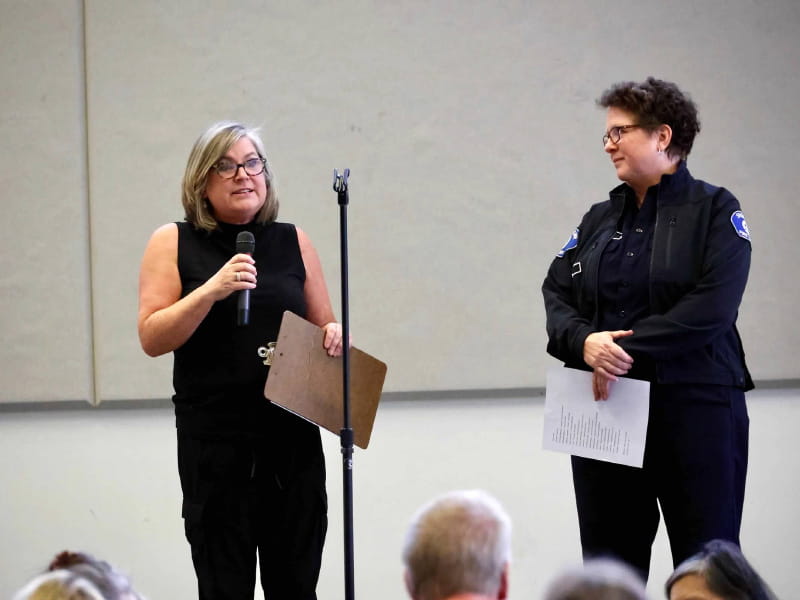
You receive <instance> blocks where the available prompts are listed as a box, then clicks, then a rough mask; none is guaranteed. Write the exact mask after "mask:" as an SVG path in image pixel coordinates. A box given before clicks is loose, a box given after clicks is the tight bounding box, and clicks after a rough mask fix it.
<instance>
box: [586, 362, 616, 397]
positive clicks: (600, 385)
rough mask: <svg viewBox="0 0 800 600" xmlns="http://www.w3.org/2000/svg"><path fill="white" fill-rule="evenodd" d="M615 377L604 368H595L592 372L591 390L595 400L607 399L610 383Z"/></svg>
mask: <svg viewBox="0 0 800 600" xmlns="http://www.w3.org/2000/svg"><path fill="white" fill-rule="evenodd" d="M616 380H617V378H616V377H614V376H613V375H610V374H609V373H608V372H606V371H605V370H604V369H595V370H594V372H593V373H592V392H593V393H594V399H595V400H608V395H609V392H610V390H611V383H612V382H613V381H616Z"/></svg>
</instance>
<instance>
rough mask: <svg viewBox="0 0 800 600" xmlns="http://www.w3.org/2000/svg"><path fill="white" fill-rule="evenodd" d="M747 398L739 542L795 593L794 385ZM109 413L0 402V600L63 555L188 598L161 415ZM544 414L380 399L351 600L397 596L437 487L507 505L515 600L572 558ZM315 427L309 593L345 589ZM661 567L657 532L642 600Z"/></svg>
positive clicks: (368, 454)
mask: <svg viewBox="0 0 800 600" xmlns="http://www.w3.org/2000/svg"><path fill="white" fill-rule="evenodd" d="M748 403H749V412H750V419H751V433H750V437H751V439H750V442H751V443H750V447H751V451H750V472H749V478H748V485H747V493H746V498H745V508H744V521H743V525H742V544H743V547H744V549H745V552H746V553H747V554H748V556H749V557H750V559H751V560H752V561H753V563H754V564H755V565H756V566H757V567H758V568H759V570H760V571H761V572H762V574H763V575H764V576H765V577H766V579H767V580H768V581H769V582H770V584H772V585H774V587H775V591H776V592H777V593H778V597H780V598H786V599H791V598H794V597H796V590H797V589H800V573H798V570H797V568H796V565H797V564H798V562H800V546H798V544H797V540H798V539H800V521H798V519H797V514H796V513H797V509H796V506H797V498H798V495H799V494H800V454H798V453H797V452H795V451H793V448H794V445H795V439H796V431H795V430H796V425H795V424H796V423H797V422H798V421H800V390H798V389H784V390H756V391H755V392H751V393H750V394H748ZM118 406H119V404H114V405H111V404H108V405H104V406H102V407H100V408H94V409H93V408H89V407H87V408H85V409H83V410H69V409H67V410H41V411H30V410H24V411H18V412H12V411H8V410H4V411H0V482H2V486H3V492H2V493H1V494H0V515H2V518H1V519H0V598H9V597H10V595H11V593H12V591H13V590H14V589H15V588H17V587H19V586H20V585H21V584H22V582H23V581H24V580H25V579H27V578H28V577H29V576H31V575H32V574H34V573H35V572H36V571H37V570H38V569H41V568H43V566H44V565H45V563H46V562H47V559H48V558H49V557H50V555H51V554H53V553H55V552H56V551H58V550H61V549H64V548H83V549H86V550H89V551H91V552H94V553H96V554H99V555H101V556H104V557H106V558H108V559H110V560H113V561H114V562H115V563H116V564H117V565H119V566H120V567H121V568H123V569H124V570H125V571H127V572H128V573H129V574H130V575H131V577H132V578H133V580H134V582H135V583H136V584H137V588H138V589H139V590H140V591H142V592H144V593H145V594H147V596H148V597H149V598H150V599H151V600H159V599H169V598H176V599H179V598H180V599H183V598H191V597H192V595H193V594H194V592H195V581H194V573H193V570H192V565H191V559H190V555H189V546H188V544H187V543H186V541H185V540H184V537H183V529H182V527H183V523H182V520H181V518H180V486H179V483H178V476H177V465H176V456H175V428H174V418H173V416H172V411H171V410H170V409H169V408H168V407H166V406H165V407H164V408H159V409H156V408H151V409H146V408H118ZM542 408H543V402H542V398H541V397H540V396H537V397H530V396H527V397H511V398H509V397H506V398H504V397H500V396H494V397H488V396H487V397H485V398H480V397H474V398H472V399H469V400H464V399H450V400H444V399H435V400H431V399H426V398H424V397H423V398H419V399H415V400H390V401H384V402H383V404H382V405H381V407H380V410H379V412H378V417H377V420H376V423H375V430H374V432H373V436H372V440H371V442H370V446H369V448H368V449H367V450H365V451H362V450H359V449H356V453H355V458H354V460H355V467H354V471H353V473H354V475H353V480H354V486H353V487H354V497H355V500H354V508H355V531H354V533H355V576H356V597H357V598H380V599H381V600H403V599H404V598H405V595H404V591H403V587H402V581H401V563H400V546H401V543H402V537H403V534H404V532H405V527H406V525H407V523H408V520H409V519H410V518H411V514H412V513H413V512H414V511H415V510H416V508H418V507H419V506H420V505H421V504H422V503H423V502H425V501H426V500H428V499H429V498H430V497H432V496H433V495H435V494H438V493H440V492H443V491H445V490H449V489H456V488H475V487H480V488H485V489H487V490H489V491H491V492H492V493H493V494H495V495H497V497H498V498H500V500H501V501H502V502H503V503H504V504H505V505H506V507H507V508H508V511H509V513H510V514H511V516H512V518H513V521H514V536H513V537H514V539H513V565H512V570H511V598H512V600H515V599H516V600H535V599H537V598H540V597H541V591H542V589H543V587H544V584H545V581H546V580H547V578H548V577H549V576H551V575H552V574H553V573H554V572H555V571H556V570H558V569H559V568H560V567H562V566H563V565H565V564H566V563H572V562H575V561H578V560H579V558H580V545H579V541H578V524H577V515H576V513H575V504H574V499H573V494H572V481H571V476H570V469H569V457H568V456H566V455H562V454H556V453H553V452H545V451H543V450H541V446H542V433H541V432H542V419H543V410H542ZM322 435H323V444H324V447H325V453H326V456H327V462H328V501H329V520H330V528H329V531H328V538H327V543H326V546H325V553H324V556H323V566H322V573H321V576H320V583H319V597H320V599H321V600H322V599H335V598H343V596H344V593H343V589H344V584H343V564H342V548H343V542H342V539H343V538H342V484H341V481H342V467H341V453H340V452H339V440H338V438H337V437H335V436H333V435H331V434H330V433H327V432H323V434H322ZM670 570H671V563H670V558H669V549H668V545H667V540H666V536H665V534H664V531H663V528H662V530H661V531H660V532H659V534H658V538H657V540H656V543H655V546H654V549H653V567H652V579H651V585H650V588H651V592H652V595H651V598H652V599H653V600H658V599H659V598H663V595H662V593H661V592H660V588H661V584H662V582H663V581H664V580H665V579H666V577H667V575H668V574H669V572H670ZM257 597H260V596H257Z"/></svg>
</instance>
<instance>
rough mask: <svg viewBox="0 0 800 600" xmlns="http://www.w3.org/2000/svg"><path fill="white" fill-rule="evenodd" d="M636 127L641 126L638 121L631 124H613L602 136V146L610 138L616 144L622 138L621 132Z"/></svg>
mask: <svg viewBox="0 0 800 600" xmlns="http://www.w3.org/2000/svg"><path fill="white" fill-rule="evenodd" d="M637 127H641V125H639V124H638V123H633V124H632V125H615V126H614V127H612V128H611V129H609V130H608V131H606V134H605V135H604V136H603V147H604V148H605V145H606V144H607V143H608V141H609V140H611V141H612V142H613V143H615V144H618V143H619V141H620V140H621V139H622V134H623V133H625V132H626V131H628V129H635V128H637Z"/></svg>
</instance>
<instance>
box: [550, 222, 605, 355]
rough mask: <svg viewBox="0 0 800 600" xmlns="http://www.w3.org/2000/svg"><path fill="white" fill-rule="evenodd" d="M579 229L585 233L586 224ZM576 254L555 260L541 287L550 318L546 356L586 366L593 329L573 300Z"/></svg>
mask: <svg viewBox="0 0 800 600" xmlns="http://www.w3.org/2000/svg"><path fill="white" fill-rule="evenodd" d="M585 220H586V219H585V217H584V221H585ZM579 229H580V230H581V231H583V230H584V222H583V221H582V222H581V225H580V227H579ZM579 245H580V241H579ZM576 253H577V248H573V249H571V250H568V251H567V252H566V253H565V254H564V257H563V258H558V257H556V258H554V259H553V262H552V263H551V264H550V268H549V269H548V271H547V277H546V278H545V280H544V283H543V284H542V295H543V296H544V307H545V312H546V314H547V338H548V341H547V352H548V353H549V354H550V355H552V356H554V357H556V358H557V359H559V360H562V361H564V362H565V363H567V364H570V365H575V364H579V365H585V363H584V362H583V343H584V341H585V340H586V336H588V335H589V334H590V333H592V331H593V330H594V327H593V326H592V323H591V321H589V319H586V318H584V317H582V316H581V314H580V312H579V311H578V307H577V306H575V301H574V300H573V298H574V294H573V290H572V285H573V281H572V263H573V262H574V257H575V255H576Z"/></svg>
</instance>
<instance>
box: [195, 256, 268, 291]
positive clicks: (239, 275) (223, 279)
mask: <svg viewBox="0 0 800 600" xmlns="http://www.w3.org/2000/svg"><path fill="white" fill-rule="evenodd" d="M257 275H258V272H257V271H256V266H255V261H254V260H253V257H252V256H250V255H249V254H234V255H233V257H232V258H231V259H230V260H229V261H228V262H226V263H225V264H224V265H222V267H221V268H220V270H219V271H217V272H216V273H214V275H212V276H211V278H210V279H209V280H208V281H206V282H205V283H204V284H203V286H202V287H205V288H206V291H207V293H208V294H209V295H210V296H211V298H213V299H214V301H217V300H222V299H223V298H227V297H228V296H230V295H231V294H232V293H233V292H236V291H239V290H252V289H255V287H256V281H257V280H256V277H257Z"/></svg>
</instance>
